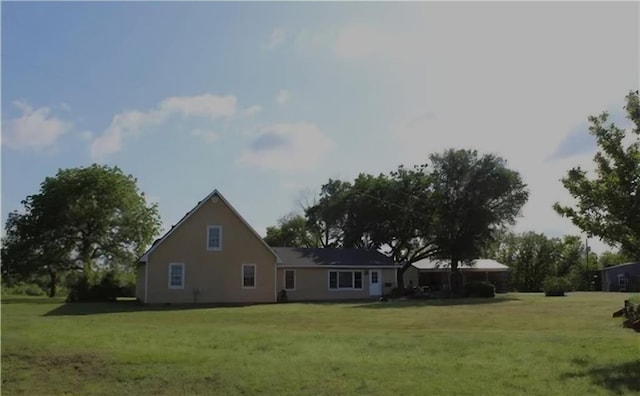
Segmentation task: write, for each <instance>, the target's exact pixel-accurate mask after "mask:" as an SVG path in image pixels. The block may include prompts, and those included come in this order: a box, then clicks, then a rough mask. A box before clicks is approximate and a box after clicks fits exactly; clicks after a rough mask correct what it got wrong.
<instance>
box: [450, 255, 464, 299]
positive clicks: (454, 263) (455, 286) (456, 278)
mask: <svg viewBox="0 0 640 396" xmlns="http://www.w3.org/2000/svg"><path fill="white" fill-rule="evenodd" d="M459 262H460V260H459V259H456V258H453V259H451V273H450V274H449V289H450V290H451V293H453V294H454V295H461V294H462V290H463V285H462V274H461V273H460V269H459V268H458V263H459Z"/></svg>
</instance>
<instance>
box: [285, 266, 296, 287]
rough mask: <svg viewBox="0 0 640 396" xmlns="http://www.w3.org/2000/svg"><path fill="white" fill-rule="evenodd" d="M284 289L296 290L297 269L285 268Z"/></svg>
mask: <svg viewBox="0 0 640 396" xmlns="http://www.w3.org/2000/svg"><path fill="white" fill-rule="evenodd" d="M284 289H285V290H296V270H292V269H291V270H284Z"/></svg>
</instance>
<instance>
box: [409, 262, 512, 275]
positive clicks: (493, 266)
mask: <svg viewBox="0 0 640 396" xmlns="http://www.w3.org/2000/svg"><path fill="white" fill-rule="evenodd" d="M412 265H413V266H414V267H416V268H417V269H419V270H424V271H449V270H450V269H451V260H430V259H423V260H419V261H416V262H415V263H413V264H412ZM458 268H459V269H461V270H467V271H483V272H484V271H488V272H491V271H507V270H508V269H509V267H507V266H506V265H504V264H500V263H499V262H497V261H495V260H489V259H476V260H472V261H471V265H469V264H467V263H458Z"/></svg>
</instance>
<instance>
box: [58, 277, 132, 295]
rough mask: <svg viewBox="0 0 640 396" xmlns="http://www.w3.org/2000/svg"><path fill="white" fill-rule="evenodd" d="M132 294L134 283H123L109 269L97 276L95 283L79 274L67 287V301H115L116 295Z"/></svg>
mask: <svg viewBox="0 0 640 396" xmlns="http://www.w3.org/2000/svg"><path fill="white" fill-rule="evenodd" d="M134 296H135V284H132V283H130V282H126V283H124V282H123V281H122V280H121V279H118V274H116V273H115V272H114V271H109V272H107V273H105V274H104V275H103V276H102V277H98V279H97V283H93V282H92V281H91V279H89V277H87V276H86V275H81V276H80V277H79V278H78V279H77V281H76V283H75V284H73V285H71V287H70V288H69V295H68V296H67V302H81V301H94V302H95V301H115V300H116V299H117V298H118V297H134Z"/></svg>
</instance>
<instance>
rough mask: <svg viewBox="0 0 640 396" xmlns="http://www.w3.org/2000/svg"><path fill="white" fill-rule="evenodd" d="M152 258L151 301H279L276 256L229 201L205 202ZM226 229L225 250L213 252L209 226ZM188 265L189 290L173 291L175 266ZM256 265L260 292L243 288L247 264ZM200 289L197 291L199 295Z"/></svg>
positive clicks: (223, 241) (163, 243) (186, 282)
mask: <svg viewBox="0 0 640 396" xmlns="http://www.w3.org/2000/svg"><path fill="white" fill-rule="evenodd" d="M196 210H197V212H196V213H193V214H192V215H191V216H190V217H188V218H187V219H186V220H185V221H184V222H183V223H182V224H181V225H180V227H178V228H177V229H175V230H174V231H173V232H172V233H171V234H170V235H169V236H168V237H167V238H166V239H164V240H163V241H162V243H160V244H159V245H158V246H157V247H156V248H155V249H154V250H153V251H152V252H151V253H150V254H149V257H148V271H149V274H148V288H149V289H148V291H147V298H148V301H147V302H148V303H152V304H155V303H194V302H197V303H251V302H274V301H275V299H276V294H275V289H274V287H275V279H274V276H275V271H274V270H275V267H274V266H275V262H276V258H275V256H274V254H273V253H272V252H271V251H270V250H269V249H268V248H267V247H266V246H265V245H264V244H263V243H262V241H260V240H259V239H258V238H257V237H256V235H255V234H254V233H253V232H252V231H251V230H250V229H249V228H247V226H246V225H245V224H244V223H243V222H242V220H241V219H240V218H238V216H237V215H236V214H235V213H234V212H233V211H232V210H231V208H229V207H228V206H227V205H226V204H225V202H223V201H222V200H221V199H218V198H217V197H215V196H214V198H213V199H209V200H207V202H204V203H203V204H202V205H201V206H200V207H199V208H198V209H196ZM209 225H221V226H222V250H220V251H209V250H207V226H209ZM170 263H183V264H184V288H183V289H170V288H169V286H168V284H169V264H170ZM243 264H255V266H256V275H255V276H256V285H255V288H252V289H245V288H243V287H242V265H243ZM196 291H197V292H196Z"/></svg>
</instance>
